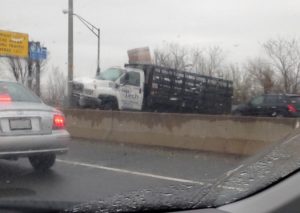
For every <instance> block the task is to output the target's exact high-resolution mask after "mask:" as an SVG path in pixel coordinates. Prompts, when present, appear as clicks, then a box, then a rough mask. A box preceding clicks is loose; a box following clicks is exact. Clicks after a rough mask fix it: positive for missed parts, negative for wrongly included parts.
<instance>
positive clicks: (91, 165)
mask: <svg viewBox="0 0 300 213" xmlns="http://www.w3.org/2000/svg"><path fill="white" fill-rule="evenodd" d="M56 161H57V162H60V163H65V164H69V165H74V166H85V167H89V168H94V169H102V170H107V171H112V172H120V173H125V174H131V175H138V176H144V177H151V178H156V179H161V180H169V181H175V182H181V183H191V184H198V185H211V184H209V183H204V182H199V181H194V180H187V179H181V178H174V177H168V176H162V175H155V174H151V173H144V172H137V171H130V170H126V169H119V168H113V167H107V166H100V165H97V164H90V163H81V162H76V161H68V160H61V159H57V160H56Z"/></svg>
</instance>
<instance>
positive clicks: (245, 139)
mask: <svg viewBox="0 0 300 213" xmlns="http://www.w3.org/2000/svg"><path fill="white" fill-rule="evenodd" d="M64 113H65V115H66V119H67V127H68V130H69V131H70V133H71V135H72V136H73V137H80V138H87V139H96V140H100V141H109V142H119V143H134V144H143V145H153V146H163V147H172V148H183V149H191V150H202V151H212V152H220V153H230V154H239V155H249V154H253V153H255V152H256V151H257V150H259V149H261V148H262V147H264V146H266V145H268V144H271V143H274V142H276V141H278V140H280V139H282V138H284V137H286V136H288V135H289V133H291V132H293V131H294V129H295V128H298V127H299V121H298V120H297V119H293V118H255V117H231V116H220V115H217V116H215V115H195V114H167V113H145V112H124V111H123V112H121V111H100V110H77V109H67V110H64Z"/></svg>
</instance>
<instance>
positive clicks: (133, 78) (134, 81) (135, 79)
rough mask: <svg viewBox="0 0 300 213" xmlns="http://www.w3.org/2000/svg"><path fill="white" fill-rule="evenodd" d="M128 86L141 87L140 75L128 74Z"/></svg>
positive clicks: (135, 73) (136, 73)
mask: <svg viewBox="0 0 300 213" xmlns="http://www.w3.org/2000/svg"><path fill="white" fill-rule="evenodd" d="M128 76H129V79H128V85H131V86H140V78H141V77H140V73H138V72H128Z"/></svg>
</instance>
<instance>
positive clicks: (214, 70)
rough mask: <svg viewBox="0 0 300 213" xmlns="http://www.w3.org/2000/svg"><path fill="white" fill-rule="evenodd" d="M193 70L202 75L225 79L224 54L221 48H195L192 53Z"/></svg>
mask: <svg viewBox="0 0 300 213" xmlns="http://www.w3.org/2000/svg"><path fill="white" fill-rule="evenodd" d="M191 58H192V60H191V62H192V67H193V68H192V69H193V70H194V71H195V72H197V73H200V74H202V75H208V76H214V77H224V76H225V75H226V73H225V71H226V69H225V66H224V59H225V57H224V52H223V50H222V48H221V47H219V46H211V47H209V48H207V49H199V48H195V49H193V50H192V51H191Z"/></svg>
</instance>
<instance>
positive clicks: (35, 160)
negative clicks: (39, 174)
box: [28, 153, 56, 171]
mask: <svg viewBox="0 0 300 213" xmlns="http://www.w3.org/2000/svg"><path fill="white" fill-rule="evenodd" d="M28 159H29V162H30V164H31V165H32V167H33V168H34V170H36V171H47V170H49V169H50V168H51V167H52V166H53V165H54V163H55V159H56V155H55V154H54V153H47V154H39V155H33V156H29V157H28Z"/></svg>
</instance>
